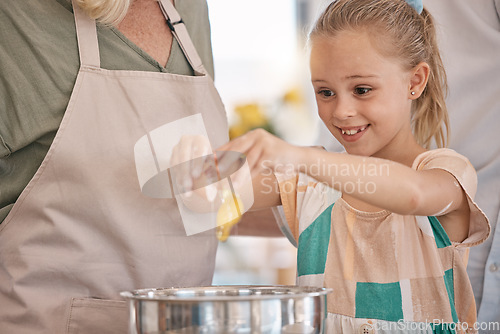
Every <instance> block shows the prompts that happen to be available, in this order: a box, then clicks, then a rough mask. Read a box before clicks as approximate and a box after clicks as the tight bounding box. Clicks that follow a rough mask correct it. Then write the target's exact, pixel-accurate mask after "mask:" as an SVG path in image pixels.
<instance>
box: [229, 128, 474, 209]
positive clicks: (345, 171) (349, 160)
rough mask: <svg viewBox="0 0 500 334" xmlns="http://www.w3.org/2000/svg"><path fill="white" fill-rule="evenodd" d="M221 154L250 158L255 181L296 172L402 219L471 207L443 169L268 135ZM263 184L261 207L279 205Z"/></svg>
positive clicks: (256, 134)
mask: <svg viewBox="0 0 500 334" xmlns="http://www.w3.org/2000/svg"><path fill="white" fill-rule="evenodd" d="M220 150H231V151H239V152H242V153H244V154H246V156H247V159H248V161H249V164H250V168H251V170H252V175H253V176H257V175H260V177H262V175H269V174H270V173H269V172H270V171H274V172H286V171H290V170H292V169H293V171H294V172H301V173H305V174H308V175H309V176H311V177H313V178H315V179H316V180H318V181H319V182H324V183H327V184H328V185H330V186H331V187H333V188H335V189H337V190H339V191H341V192H343V193H345V194H348V195H350V196H352V197H354V198H356V199H359V200H361V201H363V202H365V203H368V204H370V205H373V206H376V207H380V208H383V209H386V210H389V211H391V212H394V213H398V214H402V215H410V214H411V215H422V216H424V215H425V216H427V215H438V216H439V215H443V214H447V213H450V212H452V211H455V210H458V209H463V208H464V205H465V206H466V205H467V200H466V197H465V194H464V192H463V190H462V188H461V187H460V185H459V184H458V182H457V181H456V180H455V178H454V177H453V176H452V175H451V174H449V173H448V172H446V171H444V170H440V169H432V170H425V171H415V170H413V169H412V168H410V167H407V166H405V165H403V164H399V163H396V162H393V161H390V160H385V159H378V158H372V157H362V156H355V155H349V154H342V153H331V152H326V151H323V150H320V149H316V148H309V147H298V146H294V145H291V144H288V143H286V142H285V141H283V140H281V139H279V138H277V137H275V136H272V135H271V134H269V133H267V132H266V131H264V130H255V131H252V132H250V133H248V134H247V135H244V136H242V137H240V138H237V139H235V140H233V141H231V142H230V143H228V144H226V145H224V146H222V147H221V148H220ZM259 180H260V179H255V180H254V181H253V182H254V189H255V190H256V192H255V196H256V200H255V202H256V205H258V206H259V207H262V206H266V205H268V204H269V205H274V204H275V203H276V202H275V201H276V197H275V195H272V196H268V197H266V196H263V197H260V196H261V195H262V192H259V189H260V190H262V185H263V184H262V183H261V181H259ZM256 182H257V187H256V186H255V183H256ZM257 197H260V198H259V199H257ZM272 201H274V203H273V202H272Z"/></svg>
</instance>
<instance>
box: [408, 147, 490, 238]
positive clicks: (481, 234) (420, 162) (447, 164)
mask: <svg viewBox="0 0 500 334" xmlns="http://www.w3.org/2000/svg"><path fill="white" fill-rule="evenodd" d="M413 168H414V169H415V170H417V171H423V170H429V169H442V170H445V171H447V172H448V173H450V174H451V175H453V177H455V179H456V180H457V182H458V184H459V185H460V187H462V189H463V191H464V192H465V195H466V196H467V202H468V204H469V209H470V218H469V219H470V222H469V237H468V238H467V239H466V240H465V241H464V242H463V243H462V245H465V246H474V245H477V244H480V243H482V242H483V241H484V240H486V238H487V237H488V235H489V234H490V230H491V228H490V225H489V221H488V218H487V217H486V215H485V214H484V212H483V211H482V210H481V209H480V208H479V206H478V205H477V204H476V203H475V202H474V196H475V195H476V191H477V174H476V170H475V168H474V166H472V164H471V163H470V161H469V159H467V158H466V157H465V156H463V155H462V154H460V153H458V152H456V151H454V150H452V149H449V148H439V149H434V150H429V151H426V152H424V153H422V154H420V155H418V156H417V158H416V159H415V161H414V162H413Z"/></svg>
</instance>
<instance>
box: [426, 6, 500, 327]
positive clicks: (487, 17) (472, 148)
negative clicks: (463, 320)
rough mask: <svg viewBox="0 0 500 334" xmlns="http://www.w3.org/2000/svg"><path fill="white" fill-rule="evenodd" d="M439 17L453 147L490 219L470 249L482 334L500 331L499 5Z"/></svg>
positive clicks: (450, 10) (447, 10)
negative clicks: (487, 231)
mask: <svg viewBox="0 0 500 334" xmlns="http://www.w3.org/2000/svg"><path fill="white" fill-rule="evenodd" d="M425 6H426V7H427V8H428V9H429V11H430V12H431V13H432V14H433V15H434V16H435V18H436V21H437V30H438V38H439V43H440V46H441V50H442V57H443V62H444V66H445V68H446V71H447V74H448V85H449V96H448V99H447V103H448V110H449V111H450V112H449V114H450V121H451V141H450V145H449V146H450V147H451V148H453V149H455V150H456V151H457V152H460V153H462V154H464V155H465V156H467V157H468V158H469V159H470V161H471V163H472V164H473V165H474V167H475V168H476V170H477V176H478V192H477V195H476V201H477V203H478V205H479V206H480V207H481V208H482V209H483V210H484V212H485V213H486V215H487V216H488V218H489V220H490V223H491V227H492V234H491V236H490V238H489V239H488V240H487V241H486V242H485V243H483V244H482V245H479V246H478V247H474V248H472V249H471V252H470V257H469V265H468V268H467V271H468V274H469V276H470V280H471V283H472V287H473V289H474V295H475V298H476V303H477V308H478V325H479V330H480V332H481V333H498V332H500V297H499V295H500V229H496V227H498V222H499V220H500V216H499V211H500V132H499V131H498V124H499V121H500V100H499V99H498V95H499V94H500V81H499V80H498V77H499V76H500V61H499V60H498V55H499V54H500V1H499V0H481V1H476V0H439V1H430V0H429V1H427V2H425Z"/></svg>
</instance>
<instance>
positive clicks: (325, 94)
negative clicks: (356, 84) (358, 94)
mask: <svg viewBox="0 0 500 334" xmlns="http://www.w3.org/2000/svg"><path fill="white" fill-rule="evenodd" d="M318 94H319V95H321V96H323V97H332V96H334V95H335V93H334V92H332V91H331V90H329V89H321V90H320V91H318Z"/></svg>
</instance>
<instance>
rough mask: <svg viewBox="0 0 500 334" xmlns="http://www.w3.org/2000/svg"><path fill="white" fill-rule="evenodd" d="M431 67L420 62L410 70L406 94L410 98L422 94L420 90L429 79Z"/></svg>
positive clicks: (413, 98) (416, 97)
mask: <svg viewBox="0 0 500 334" xmlns="http://www.w3.org/2000/svg"><path fill="white" fill-rule="evenodd" d="M430 71H431V69H430V67H429V64H427V63H425V62H421V63H420V64H418V65H417V66H415V67H414V68H413V69H412V70H411V72H410V91H409V92H408V96H409V98H410V99H412V100H416V99H418V98H419V97H420V95H422V92H423V91H424V89H425V86H426V85H427V80H429V73H430Z"/></svg>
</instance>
